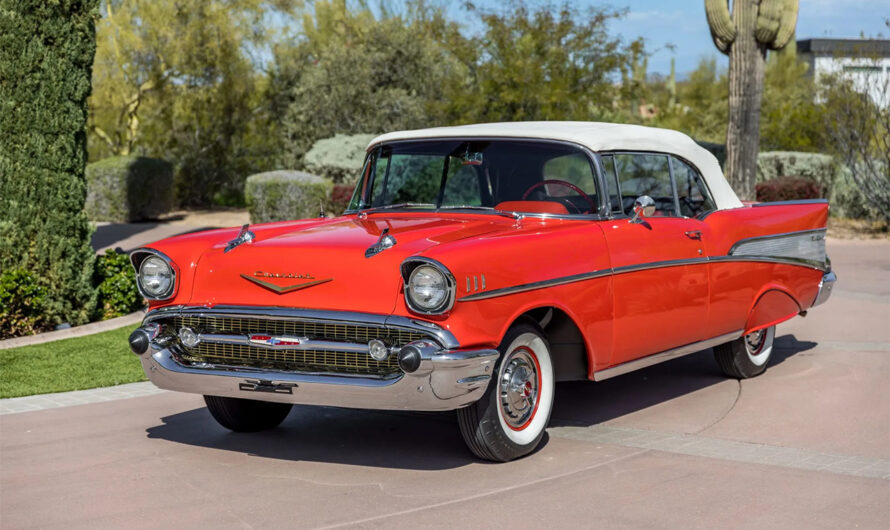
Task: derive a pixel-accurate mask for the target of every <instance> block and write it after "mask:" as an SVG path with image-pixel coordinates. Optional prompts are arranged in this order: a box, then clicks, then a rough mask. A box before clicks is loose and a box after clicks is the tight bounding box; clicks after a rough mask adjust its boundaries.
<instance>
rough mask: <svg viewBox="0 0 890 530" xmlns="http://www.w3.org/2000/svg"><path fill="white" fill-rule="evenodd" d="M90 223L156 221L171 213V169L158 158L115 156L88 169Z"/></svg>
mask: <svg viewBox="0 0 890 530" xmlns="http://www.w3.org/2000/svg"><path fill="white" fill-rule="evenodd" d="M86 177H87V201H86V206H85V207H86V211H87V216H89V218H90V220H91V221H112V222H117V223H125V222H129V221H140V220H143V219H157V218H158V217H160V216H161V215H162V214H165V213H167V212H169V211H170V210H171V209H173V166H172V165H171V164H169V163H168V162H165V161H163V160H159V159H157V158H145V157H141V156H138V157H137V156H114V157H111V158H106V159H104V160H100V161H98V162H95V163H92V164H89V165H87V169H86Z"/></svg>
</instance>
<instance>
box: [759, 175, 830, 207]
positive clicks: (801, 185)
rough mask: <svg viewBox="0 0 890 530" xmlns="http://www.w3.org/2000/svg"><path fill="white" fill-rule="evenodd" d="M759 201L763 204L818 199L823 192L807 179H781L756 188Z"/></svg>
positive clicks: (764, 183) (762, 183)
mask: <svg viewBox="0 0 890 530" xmlns="http://www.w3.org/2000/svg"><path fill="white" fill-rule="evenodd" d="M756 190H757V200H758V201H763V202H773V201H794V200H799V199H818V198H820V197H822V190H821V189H820V188H819V186H818V185H817V184H816V183H815V182H814V181H813V180H812V179H808V178H806V177H779V178H775V179H772V180H768V181H766V182H761V183H759V184H757V186H756Z"/></svg>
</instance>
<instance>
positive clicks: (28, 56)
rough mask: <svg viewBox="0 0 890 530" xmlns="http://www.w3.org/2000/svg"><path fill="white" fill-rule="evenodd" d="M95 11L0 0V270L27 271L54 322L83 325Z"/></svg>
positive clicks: (88, 271)
mask: <svg viewBox="0 0 890 530" xmlns="http://www.w3.org/2000/svg"><path fill="white" fill-rule="evenodd" d="M97 7H98V0H57V1H54V2H46V1H44V0H0V216H2V217H0V233H2V234H3V237H2V238H0V273H2V272H10V271H11V272H14V271H15V270H24V271H29V272H33V273H34V275H35V276H36V277H37V278H38V281H39V283H40V286H41V288H45V289H46V301H45V303H46V305H45V311H46V312H47V314H48V316H49V318H50V320H51V321H55V322H56V323H58V322H63V321H68V322H71V323H73V324H78V323H82V322H84V321H86V319H87V317H88V315H89V314H90V312H91V309H92V307H91V306H92V304H93V300H94V298H93V290H92V284H91V276H92V265H93V259H94V258H93V251H92V249H91V248H90V233H91V230H90V227H89V224H88V223H87V218H86V215H85V214H84V212H83V206H84V200H85V198H86V184H85V181H84V166H85V164H86V157H87V153H86V120H87V109H86V102H87V97H88V96H89V94H90V70H91V69H92V66H93V56H94V54H95V51H96V37H95V25H94V21H95V18H96V17H97V15H98V9H97ZM29 302H30V301H29V300H25V301H24V303H25V305H28V303H29Z"/></svg>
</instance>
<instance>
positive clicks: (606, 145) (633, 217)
mask: <svg viewBox="0 0 890 530" xmlns="http://www.w3.org/2000/svg"><path fill="white" fill-rule="evenodd" d="M827 217H828V203H827V202H826V201H823V200H813V201H794V202H784V203H759V204H753V205H743V204H742V203H741V202H740V201H739V199H738V198H737V197H736V195H735V194H734V193H733V191H732V189H731V188H730V187H729V185H728V184H727V182H726V181H725V179H724V177H723V174H722V172H721V170H720V166H719V165H718V163H717V160H716V159H715V158H714V157H713V156H712V155H711V154H710V153H709V152H708V151H706V150H704V149H702V148H701V147H699V146H698V145H697V144H696V143H695V142H693V141H692V140H691V139H690V138H689V137H687V136H685V135H683V134H681V133H678V132H675V131H668V130H660V129H653V128H646V127H638V126H630V125H615V124H606V123H582V122H529V123H502V124H482V125H470V126H461V127H448V128H437V129H425V130H415V131H404V132H395V133H389V134H385V135H382V136H379V137H377V138H376V139H374V140H373V141H372V142H371V144H370V145H369V146H368V150H367V158H366V161H365V164H364V168H363V169H362V171H361V174H360V175H359V176H358V184H357V186H356V189H355V193H354V196H353V197H352V200H351V202H350V204H349V207H348V209H347V211H346V213H345V214H344V215H343V216H341V217H337V218H330V219H329V218H318V219H306V220H300V221H291V222H281V223H267V224H258V225H253V226H244V227H241V228H240V229H238V228H231V229H224V230H212V231H207V232H200V233H194V234H188V235H183V236H179V237H174V238H170V239H166V240H163V241H159V242H157V243H155V244H154V245H152V246H151V247H150V248H142V249H138V250H136V251H134V252H133V253H132V255H131V259H132V263H133V266H134V268H135V269H136V271H137V277H138V283H139V288H140V291H141V293H142V295H143V296H145V298H147V299H148V300H149V304H150V311H149V312H148V314H147V316H146V317H145V321H144V323H143V325H142V326H141V327H140V328H138V329H137V330H136V331H134V332H133V334H132V335H131V337H130V346H131V349H132V350H133V352H135V353H136V354H137V355H138V356H139V358H140V359H141V362H142V366H143V368H144V369H145V373H146V374H147V375H148V377H149V378H150V379H151V380H152V381H153V382H154V383H155V384H156V385H157V386H159V387H161V388H166V389H171V390H178V391H182V392H193V393H198V394H203V395H204V396H205V401H206V403H207V406H208V408H209V409H210V412H211V414H212V415H213V417H214V418H215V419H216V420H217V421H218V422H219V423H220V424H222V425H223V426H225V427H227V428H229V429H232V430H235V431H259V430H263V429H268V428H272V427H275V426H276V425H278V424H279V423H281V421H282V420H283V419H284V418H285V416H286V415H287V414H288V412H289V410H290V408H291V406H292V404H295V403H296V404H314V405H333V406H341V407H354V408H363V409H405V410H424V411H449V410H456V411H457V415H458V418H459V425H460V430H461V433H462V434H463V437H464V440H465V441H466V443H467V445H468V446H469V448H470V450H471V451H472V452H473V453H474V454H476V455H477V456H478V457H480V458H484V459H489V460H496V461H506V460H510V459H513V458H517V457H520V456H522V455H525V454H527V453H529V452H530V451H532V450H533V449H534V448H535V447H536V446H537V444H538V443H539V441H540V440H541V437H542V435H543V433H544V429H545V427H546V426H547V422H548V420H549V418H550V412H551V410H552V408H553V399H554V390H555V386H554V383H555V382H557V381H566V380H579V379H589V380H593V381H599V380H602V379H606V378H609V377H614V376H617V375H620V374H623V373H626V372H629V371H631V370H636V369H638V368H642V367H645V366H648V365H651V364H654V363H657V362H661V361H665V360H668V359H672V358H674V357H677V356H680V355H684V354H689V353H693V352H697V351H700V350H703V349H706V348H713V350H714V355H715V357H716V360H717V363H718V364H719V366H720V368H721V369H722V370H723V372H725V373H726V375H728V376H729V377H734V378H747V377H752V376H756V375H758V374H760V373H762V372H763V371H764V370H765V369H766V366H767V364H768V362H769V358H770V353H771V350H772V346H773V339H774V336H775V332H776V325H777V324H779V323H780V322H783V321H785V320H787V319H790V318H792V317H794V316H795V315H798V314H804V313H805V312H806V311H807V310H808V309H810V308H811V307H814V306H817V305H819V304H821V303H823V302H825V300H826V299H828V297H829V295H830V293H831V288H832V285H833V283H834V282H835V279H836V278H835V275H834V273H832V272H831V267H830V262H829V260H828V258H827V256H826V254H825V224H826V220H827Z"/></svg>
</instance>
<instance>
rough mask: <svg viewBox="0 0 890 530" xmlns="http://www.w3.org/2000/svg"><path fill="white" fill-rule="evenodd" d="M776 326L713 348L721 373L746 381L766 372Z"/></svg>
mask: <svg viewBox="0 0 890 530" xmlns="http://www.w3.org/2000/svg"><path fill="white" fill-rule="evenodd" d="M775 337H776V326H770V327H768V328H764V329H761V330H758V331H755V332H753V333H748V334H747V335H745V336H743V337H739V338H737V339H736V340H734V341H732V342H727V343H726V344H721V345H719V346H714V357H715V358H716V359H717V364H719V365H720V369H721V370H723V373H724V374H726V375H728V376H729V377H734V378H736V379H747V378H749V377H754V376H756V375H760V374H762V373H763V372H764V371H765V370H766V365H767V363H768V362H769V358H770V355H772V353H773V340H774V339H775Z"/></svg>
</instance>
